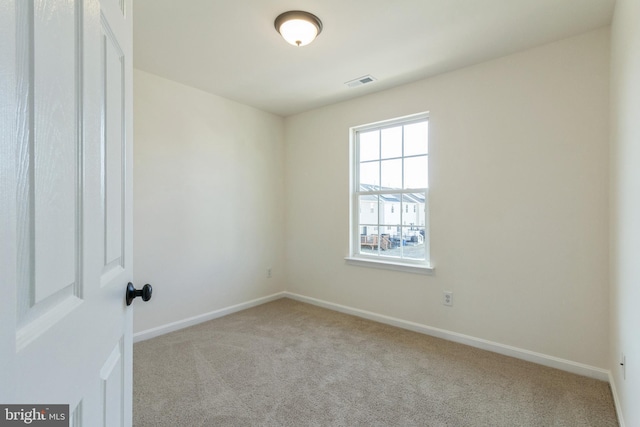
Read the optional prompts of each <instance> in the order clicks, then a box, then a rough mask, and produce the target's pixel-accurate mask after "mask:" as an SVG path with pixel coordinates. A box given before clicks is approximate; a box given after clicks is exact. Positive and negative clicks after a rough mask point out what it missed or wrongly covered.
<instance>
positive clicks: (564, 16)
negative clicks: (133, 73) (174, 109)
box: [133, 0, 615, 116]
mask: <svg viewBox="0 0 640 427" xmlns="http://www.w3.org/2000/svg"><path fill="white" fill-rule="evenodd" d="M614 3H615V0H298V1H293V0H182V1H178V0H135V1H134V2H133V4H134V7H133V11H134V66H135V67H136V68H138V69H141V70H144V71H147V72H150V73H153V74H157V75H159V76H162V77H165V78H168V79H171V80H175V81H178V82H181V83H184V84H187V85H189V86H193V87H196V88H199V89H202V90H205V91H207V92H211V93H213V94H216V95H220V96H223V97H225V98H229V99H232V100H235V101H239V102H242V103H244V104H248V105H251V106H254V107H257V108H260V109H262V110H265V111H269V112H272V113H275V114H278V115H282V116H287V115H291V114H295V113H299V112H302V111H306V110H310V109H312V108H316V107H320V106H323V105H328V104H332V103H334V102H338V101H342V100H345V99H349V98H354V97H358V96H361V95H364V94H367V93H372V92H376V91H379V90H382V89H387V88H389V87H392V86H397V85H399V84H403V83H408V82H411V81H415V80H419V79H422V78H425V77H429V76H433V75H435V74H439V73H442V72H445V71H449V70H453V69H456V68H460V67H464V66H467V65H471V64H475V63H478V62H482V61H485V60H487V59H491V58H496V57H499V56H503V55H507V54H509V53H513V52H517V51H519V50H523V49H526V48H529V47H533V46H537V45H541V44H544V43H548V42H550V41H553V40H559V39H562V38H566V37H570V36H572V35H576V34H580V33H582V32H585V31H589V30H592V29H595V28H598V27H601V26H604V25H608V24H609V23H610V22H611V17H612V14H613V8H614ZM297 9H302V10H306V11H308V12H311V13H313V14H315V15H317V16H318V17H319V18H320V19H321V20H322V22H323V24H324V29H323V31H322V33H321V34H320V36H319V37H318V38H317V39H316V41H314V42H313V43H312V44H310V45H308V46H305V47H301V48H298V47H294V46H291V45H289V44H288V43H286V42H285V41H284V40H283V39H282V38H281V37H280V35H279V34H278V33H277V32H276V30H275V29H274V26H273V21H274V19H275V18H276V16H278V15H279V14H280V13H282V12H284V11H287V10H297ZM366 74H371V75H373V76H374V77H376V78H377V79H378V81H377V82H375V83H371V84H369V85H365V86H361V87H358V88H354V89H349V88H348V87H347V86H346V85H344V83H345V82H347V81H349V80H352V79H355V78H358V77H361V76H363V75H366Z"/></svg>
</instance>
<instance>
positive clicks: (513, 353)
mask: <svg viewBox="0 0 640 427" xmlns="http://www.w3.org/2000/svg"><path fill="white" fill-rule="evenodd" d="M283 296H284V297H287V298H291V299H294V300H297V301H300V302H306V303H309V304H313V305H317V306H319V307H323V308H328V309H330V310H334V311H339V312H342V313H346V314H351V315H353V316H357V317H362V318H364V319H369V320H373V321H375V322H380V323H385V324H387V325H391V326H396V327H398V328H402V329H408V330H410V331H414V332H419V333H422V334H426V335H431V336H433V337H437V338H442V339H445V340H448V341H453V342H457V343H460V344H465V345H468V346H471V347H476V348H480V349H482V350H488V351H492V352H494V353H498V354H502V355H505V356H510V357H515V358H517V359H522V360H526V361H528V362H533V363H537V364H539V365H543V366H548V367H550V368H556V369H560V370H563V371H567V372H571V373H574V374H578V375H582V376H586V377H590V378H595V379H598V380H601V381H610V372H609V371H608V370H606V369H601V368H597V367H595V366H589V365H585V364H582V363H578V362H573V361H571V360H566V359H560V358H558V357H554V356H549V355H546V354H542V353H536V352H533V351H529V350H524V349H521V348H517V347H512V346H510V345H505V344H500V343H497V342H492V341H488V340H484V339H481V338H475V337H472V336H469V335H464V334H459V333H457V332H451V331H447V330H445V329H440V328H434V327H431V326H427V325H422V324H420V323H415V322H409V321H406V320H402V319H397V318H395V317H389V316H384V315H381V314H377V313H372V312H370V311H365V310H360V309H357V308H353V307H347V306H344V305H340V304H334V303H332V302H328V301H323V300H319V299H316V298H311V297H306V296H303V295H299V294H295V293H292V292H283ZM621 425H622V424H621Z"/></svg>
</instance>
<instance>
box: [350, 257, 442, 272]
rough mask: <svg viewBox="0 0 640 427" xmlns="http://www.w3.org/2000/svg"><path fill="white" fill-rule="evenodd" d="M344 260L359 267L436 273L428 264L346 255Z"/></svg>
mask: <svg viewBox="0 0 640 427" xmlns="http://www.w3.org/2000/svg"><path fill="white" fill-rule="evenodd" d="M344 260H345V261H346V262H347V264H349V265H356V266H358V267H371V268H381V269H383V270H393V271H402V272H405V273H414V274H427V275H433V274H434V273H435V268H434V267H432V266H427V265H412V264H402V263H399V262H393V261H382V260H377V259H368V258H355V257H346V258H345V259H344Z"/></svg>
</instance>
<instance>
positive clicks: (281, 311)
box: [133, 299, 618, 427]
mask: <svg viewBox="0 0 640 427" xmlns="http://www.w3.org/2000/svg"><path fill="white" fill-rule="evenodd" d="M133 392H134V426H138V427H142V426H154V427H159V426H172V427H173V426H190V427H191V426H296V427H299V426H451V427H463V426H491V427H498V426H505V427H506V426H508V427H515V426H545V427H550V426H571V427H574V426H593V427H606V426H617V425H618V424H617V421H616V415H615V410H614V405H613V400H612V397H611V391H610V388H609V385H608V384H607V383H605V382H601V381H596V380H593V379H589V378H585V377H580V376H577V375H573V374H569V373H566V372H563V371H559V370H556V369H551V368H546V367H543V366H539V365H535V364H532V363H528V362H524V361H522V360H518V359H514V358H510V357H506V356H501V355H498V354H495V353H491V352H487V351H483V350H478V349H475V348H472V347H467V346H464V345H461V344H455V343H451V342H448V341H444V340H441V339H437V338H432V337H429V336H425V335H422V334H418V333H414V332H409V331H406V330H402V329H398V328H394V327H391V326H386V325H382V324H379V323H375V322H372V321H368V320H363V319H360V318H356V317H352V316H348V315H345V314H341V313H336V312H333V311H330V310H326V309H322V308H318V307H315V306H311V305H308V304H303V303H299V302H296V301H293V300H290V299H281V300H277V301H274V302H271V303H268V304H264V305H261V306H259V307H255V308H252V309H249V310H245V311H242V312H239V313H235V314H232V315H229V316H226V317H223V318H219V319H216V320H212V321H210V322H206V323H202V324H200V325H197V326H193V327H191V328H188V329H183V330H181V331H177V332H173V333H170V334H167V335H164V336H161V337H158V338H154V339H152V340H148V341H144V342H141V343H138V344H135V346H134V390H133Z"/></svg>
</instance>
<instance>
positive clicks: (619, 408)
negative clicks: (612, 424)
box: [609, 372, 625, 427]
mask: <svg viewBox="0 0 640 427" xmlns="http://www.w3.org/2000/svg"><path fill="white" fill-rule="evenodd" d="M609 386H610V387H611V394H613V403H614V404H615V405H616V414H618V424H619V425H620V427H625V424H624V417H623V416H622V406H621V405H620V398H619V397H618V388H617V387H616V381H615V380H614V379H613V374H612V373H611V372H609Z"/></svg>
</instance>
